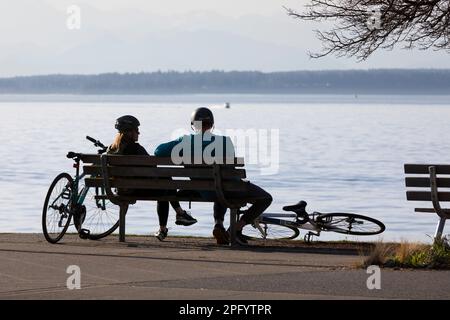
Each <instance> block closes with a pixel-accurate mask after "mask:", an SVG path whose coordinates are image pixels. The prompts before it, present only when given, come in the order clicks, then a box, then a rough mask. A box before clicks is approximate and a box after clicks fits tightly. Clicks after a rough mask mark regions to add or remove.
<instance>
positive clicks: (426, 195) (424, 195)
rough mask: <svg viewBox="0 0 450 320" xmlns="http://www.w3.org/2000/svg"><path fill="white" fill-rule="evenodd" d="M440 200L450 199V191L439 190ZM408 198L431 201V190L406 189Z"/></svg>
mask: <svg viewBox="0 0 450 320" xmlns="http://www.w3.org/2000/svg"><path fill="white" fill-rule="evenodd" d="M438 198H439V201H450V192H438ZM406 199H408V200H410V201H431V192H427V191H406Z"/></svg>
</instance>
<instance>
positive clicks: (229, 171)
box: [83, 165, 246, 179]
mask: <svg viewBox="0 0 450 320" xmlns="http://www.w3.org/2000/svg"><path fill="white" fill-rule="evenodd" d="M101 170H102V167H101V166H98V165H90V166H84V167H83V171H84V173H86V174H90V175H101V173H102V172H101ZM221 173H222V177H223V178H224V179H230V178H239V179H245V177H246V174H245V170H243V169H234V168H228V167H225V168H223V169H222V171H221ZM108 174H109V175H110V176H114V177H127V176H128V177H190V178H205V179H207V178H209V179H213V178H214V172H213V169H212V168H211V167H197V168H193V167H190V168H183V167H176V168H174V167H157V168H156V167H128V166H126V167H125V166H108Z"/></svg>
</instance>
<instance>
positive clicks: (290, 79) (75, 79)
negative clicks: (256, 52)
mask: <svg viewBox="0 0 450 320" xmlns="http://www.w3.org/2000/svg"><path fill="white" fill-rule="evenodd" d="M0 94H66V95H67V94H76V95H99V94H101V95H169V94H170V95H186V94H259V95H264V94H284V95H298V94H302V95H307V94H323V95H343V94H344V95H346V94H350V95H386V94H389V95H406V94H413V95H450V69H442V70H440V69H373V70H324V71H290V72H270V73H263V72H258V71H229V72H225V71H208V72H195V71H187V72H176V71H168V72H150V73H144V72H143V73H104V74H97V75H63V74H54V75H41V76H21V77H10V78H0Z"/></svg>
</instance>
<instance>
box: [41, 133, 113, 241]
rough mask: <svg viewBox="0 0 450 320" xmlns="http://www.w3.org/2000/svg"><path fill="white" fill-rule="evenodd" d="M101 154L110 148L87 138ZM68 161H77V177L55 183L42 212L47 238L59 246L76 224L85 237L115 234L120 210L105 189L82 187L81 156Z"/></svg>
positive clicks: (67, 176) (60, 177)
mask: <svg viewBox="0 0 450 320" xmlns="http://www.w3.org/2000/svg"><path fill="white" fill-rule="evenodd" d="M86 139H87V140H89V141H91V142H92V143H93V144H94V146H95V147H98V148H99V149H98V154H103V153H105V152H106V150H107V147H106V146H105V145H103V144H102V143H101V142H100V141H98V140H96V139H94V138H91V137H89V136H87V137H86ZM67 158H69V159H73V160H74V161H75V163H74V165H73V166H74V168H75V169H76V172H75V175H74V176H73V177H72V176H71V175H70V174H68V173H65V172H64V173H61V174H59V175H58V176H56V178H55V179H54V180H53V182H52V184H51V185H50V188H49V190H48V192H47V196H46V198H45V202H44V208H43V212H42V230H43V233H44V236H45V239H46V240H47V241H48V242H50V243H57V242H58V241H59V240H61V239H62V237H63V236H64V234H65V233H66V231H67V229H68V228H69V226H70V225H71V222H72V221H73V225H74V226H75V228H76V229H77V231H78V234H79V235H80V237H81V238H84V239H91V240H98V239H101V238H103V237H106V236H108V235H109V234H111V233H113V232H114V231H115V230H116V229H117V228H118V227H119V210H120V209H119V207H118V206H116V205H114V204H112V203H111V202H110V201H109V200H108V199H105V198H101V197H100V198H99V197H98V196H102V195H105V190H104V188H101V187H95V188H94V187H92V188H89V187H86V186H84V185H81V183H82V181H84V180H83V179H84V176H85V174H84V173H83V174H81V175H80V158H79V154H78V153H75V152H69V153H68V154H67Z"/></svg>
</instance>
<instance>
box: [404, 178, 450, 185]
mask: <svg viewBox="0 0 450 320" xmlns="http://www.w3.org/2000/svg"><path fill="white" fill-rule="evenodd" d="M436 183H437V186H438V187H441V188H450V178H436ZM405 185H406V186H407V187H411V188H413V187H415V188H430V178H422V177H406V178H405Z"/></svg>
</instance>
